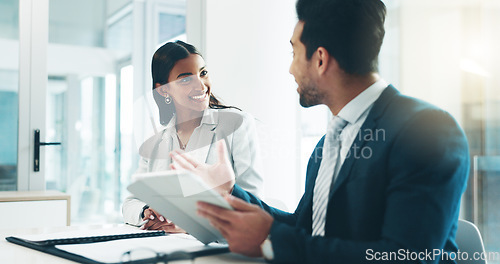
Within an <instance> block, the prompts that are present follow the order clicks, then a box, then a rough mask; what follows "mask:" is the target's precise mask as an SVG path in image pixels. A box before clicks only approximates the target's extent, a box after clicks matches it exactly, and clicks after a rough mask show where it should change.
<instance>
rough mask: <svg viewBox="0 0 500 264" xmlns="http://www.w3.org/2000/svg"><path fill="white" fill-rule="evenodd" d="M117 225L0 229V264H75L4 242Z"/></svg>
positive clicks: (238, 259)
mask: <svg viewBox="0 0 500 264" xmlns="http://www.w3.org/2000/svg"><path fill="white" fill-rule="evenodd" d="M116 226H117V225H95V226H71V227H53V228H33V229H0V263H11V264H28V263H29V264H42V263H50V264H68V263H76V262H73V261H70V260H67V259H63V258H59V257H56V256H53V255H49V254H46V253H43V252H40V251H36V250H33V249H30V248H26V247H23V246H19V245H16V244H12V243H9V242H7V240H5V238H6V237H9V236H15V235H21V234H43V233H54V232H61V231H71V230H79V229H86V230H88V229H99V228H104V227H116ZM174 263H179V264H182V263H197V264H198V263H200V264H204V263H206V264H212V263H213V264H215V263H217V264H219V263H221V264H224V263H242V264H243V263H249V264H250V263H265V261H264V260H263V259H252V258H247V257H244V256H240V255H237V254H234V253H227V254H221V255H214V256H207V257H201V258H197V259H195V261H194V262H191V261H175V262H174Z"/></svg>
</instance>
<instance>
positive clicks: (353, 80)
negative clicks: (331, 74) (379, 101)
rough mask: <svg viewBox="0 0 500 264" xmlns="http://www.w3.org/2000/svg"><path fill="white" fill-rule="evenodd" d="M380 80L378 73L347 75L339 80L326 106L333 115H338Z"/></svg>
mask: <svg viewBox="0 0 500 264" xmlns="http://www.w3.org/2000/svg"><path fill="white" fill-rule="evenodd" d="M379 79H380V77H379V75H378V74H377V73H370V74H367V75H365V76H354V75H345V76H343V78H339V79H337V80H338V81H337V82H335V85H336V87H335V89H332V94H331V95H330V96H328V98H327V99H328V101H327V102H325V104H326V105H327V106H328V108H330V111H331V112H332V114H333V115H337V114H338V113H339V112H340V110H342V108H344V106H346V105H347V104H348V103H349V102H350V101H352V99H354V98H356V96H358V95H359V94H360V93H362V92H363V91H364V90H366V89H367V88H368V87H370V86H371V85H372V84H374V83H375V82H376V81H378V80H379Z"/></svg>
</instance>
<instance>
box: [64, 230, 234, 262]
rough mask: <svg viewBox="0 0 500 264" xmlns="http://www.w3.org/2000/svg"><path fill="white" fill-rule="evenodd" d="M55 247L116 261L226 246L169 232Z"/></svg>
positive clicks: (81, 254) (96, 259) (92, 257)
mask: <svg viewBox="0 0 500 264" xmlns="http://www.w3.org/2000/svg"><path fill="white" fill-rule="evenodd" d="M56 247H57V248H58V249H60V250H64V251H67V252H70V253H73V254H77V255H80V256H83V257H86V258H89V259H92V260H95V261H98V262H104V263H118V262H126V261H130V260H138V259H144V258H151V257H155V256H156V253H163V254H169V253H172V252H175V251H186V252H194V251H199V250H203V249H206V248H207V247H227V245H221V244H217V243H212V244H210V245H208V246H205V245H203V243H201V242H200V241H198V240H197V239H196V238H194V237H192V236H190V235H186V234H170V235H167V236H159V237H147V238H134V239H122V240H114V241H108V242H100V243H91V244H80V245H59V246H56ZM128 251H131V254H124V253H126V252H128Z"/></svg>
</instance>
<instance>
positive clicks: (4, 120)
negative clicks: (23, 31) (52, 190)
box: [0, 0, 19, 191]
mask: <svg viewBox="0 0 500 264" xmlns="http://www.w3.org/2000/svg"><path fill="white" fill-rule="evenodd" d="M0 58H2V59H1V60H0V80H1V81H0V131H2V136H1V137H0V146H2V147H1V148H0V191H15V190H17V142H18V136H17V134H18V126H17V124H18V121H19V111H18V108H19V82H18V79H19V0H3V1H0Z"/></svg>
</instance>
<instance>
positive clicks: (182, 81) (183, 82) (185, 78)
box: [179, 76, 193, 84]
mask: <svg viewBox="0 0 500 264" xmlns="http://www.w3.org/2000/svg"><path fill="white" fill-rule="evenodd" d="M192 80H193V77H191V76H187V77H184V78H182V79H180V80H179V83H180V84H187V83H189V82H191V81H192Z"/></svg>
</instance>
